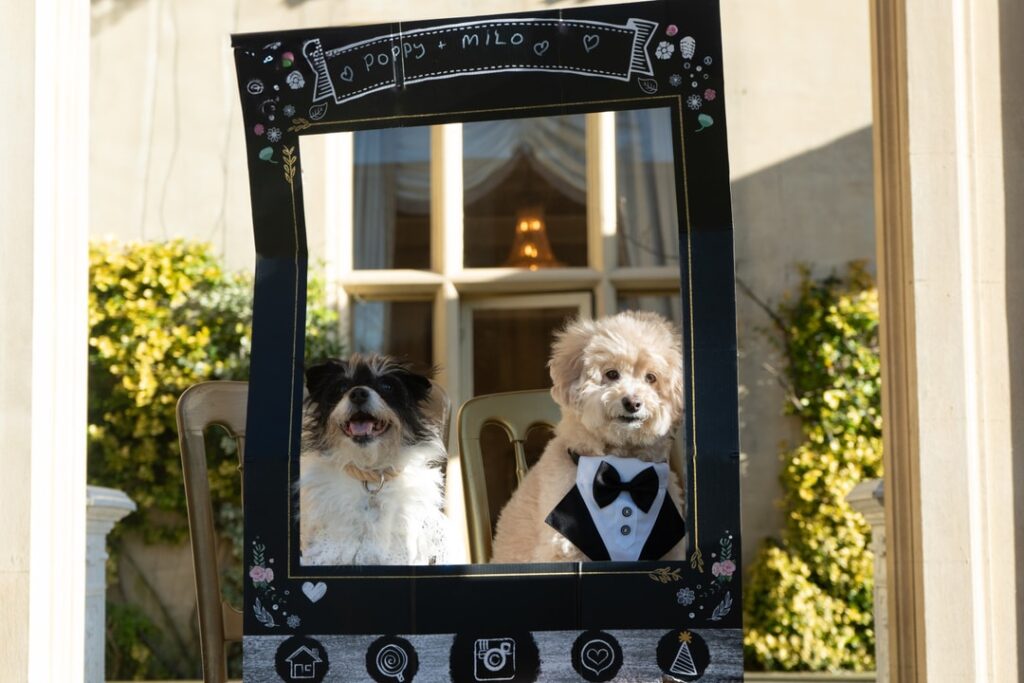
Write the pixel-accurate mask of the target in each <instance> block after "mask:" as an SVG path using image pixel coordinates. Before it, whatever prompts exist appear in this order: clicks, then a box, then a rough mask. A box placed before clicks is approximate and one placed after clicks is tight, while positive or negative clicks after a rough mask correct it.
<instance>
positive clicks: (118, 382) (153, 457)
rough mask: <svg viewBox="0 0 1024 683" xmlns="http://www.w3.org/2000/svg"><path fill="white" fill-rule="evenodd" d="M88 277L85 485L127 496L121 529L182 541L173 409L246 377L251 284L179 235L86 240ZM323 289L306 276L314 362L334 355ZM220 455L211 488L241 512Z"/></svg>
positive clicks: (228, 458) (229, 465)
mask: <svg viewBox="0 0 1024 683" xmlns="http://www.w3.org/2000/svg"><path fill="white" fill-rule="evenodd" d="M89 276H90V284H91V287H90V290H89V327H90V333H89V475H90V480H91V481H92V482H93V483H97V484H102V485H104V486H113V487H116V488H120V489H123V490H124V491H125V492H127V493H128V495H129V496H131V497H132V499H134V500H135V502H136V503H138V505H139V512H138V513H137V514H135V515H132V516H131V517H129V518H128V519H127V520H126V523H131V524H135V525H137V526H140V527H141V528H142V529H144V531H145V532H146V534H147V536H148V537H149V538H151V539H155V538H164V539H167V540H179V539H182V538H184V534H185V532H186V530H187V527H186V526H185V522H184V519H183V518H182V517H181V514H182V513H183V512H184V509H185V497H184V491H183V489H182V479H181V460H180V455H179V451H178V436H177V428H176V426H175V416H174V406H175V404H176V403H177V400H178V397H179V396H180V395H181V393H182V392H183V391H184V390H185V389H187V388H188V387H189V386H190V385H192V384H195V383H196V382H201V381H203V380H208V379H245V378H246V377H247V375H248V370H249V354H248V350H249V334H250V329H251V325H250V319H251V317H252V304H251V298H252V278H251V277H250V276H248V275H247V274H238V273H227V272H225V271H224V269H223V268H222V266H221V265H220V261H219V259H218V258H217V256H216V255H215V254H214V253H213V252H212V250H211V247H210V246H209V245H207V244H203V243H198V242H189V241H185V240H174V241H170V242H160V243H133V244H118V243H114V242H99V243H94V244H93V245H91V248H90V252H89ZM322 293H323V285H322V283H321V282H319V281H318V280H316V279H312V280H311V281H310V294H309V301H310V302H311V305H310V306H309V308H308V311H307V328H308V329H309V333H308V334H307V337H308V338H309V343H308V344H307V351H308V352H309V353H313V354H315V355H318V356H320V355H329V354H332V353H334V354H336V353H338V352H339V350H340V349H338V343H337V332H336V326H337V315H336V314H335V313H334V312H333V311H330V310H329V309H327V308H325V307H324V306H323V305H322V303H319V304H318V302H321V301H322V298H323V297H322ZM310 347H313V348H310ZM227 451H228V452H224V453H219V454H213V456H219V457H214V458H213V460H211V463H210V465H211V471H210V486H211V492H212V494H213V497H214V499H215V500H216V501H219V502H220V501H223V502H224V503H228V504H234V505H237V504H238V503H239V501H238V470H237V462H236V461H235V459H234V458H235V456H234V454H233V453H231V452H230V446H228V447H227ZM161 512H163V513H171V514H159V513H161Z"/></svg>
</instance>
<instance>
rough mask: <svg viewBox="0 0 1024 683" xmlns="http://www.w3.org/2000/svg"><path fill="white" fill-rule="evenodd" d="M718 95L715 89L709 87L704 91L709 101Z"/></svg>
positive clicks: (705, 97)
mask: <svg viewBox="0 0 1024 683" xmlns="http://www.w3.org/2000/svg"><path fill="white" fill-rule="evenodd" d="M716 97H718V93H716V92H715V91H714V89H712V88H708V89H707V90H705V91H704V99H705V100H707V101H708V102H710V101H711V100H713V99H715V98H716Z"/></svg>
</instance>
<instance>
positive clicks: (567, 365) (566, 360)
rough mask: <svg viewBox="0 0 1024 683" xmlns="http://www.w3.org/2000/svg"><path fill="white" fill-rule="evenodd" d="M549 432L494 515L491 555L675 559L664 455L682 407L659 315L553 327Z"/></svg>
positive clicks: (677, 346) (678, 544)
mask: <svg viewBox="0 0 1024 683" xmlns="http://www.w3.org/2000/svg"><path fill="white" fill-rule="evenodd" d="M548 368H549V370H550V372H551V380H552V382H553V386H552V388H551V396H552V397H553V398H554V400H555V402H556V403H558V405H559V407H560V408H561V410H562V420H561V422H559V424H558V426H557V427H556V428H555V436H554V438H552V440H551V441H550V442H548V445H547V447H546V448H545V449H544V453H543V454H542V455H541V457H540V460H539V461H538V462H537V464H536V465H535V466H534V467H533V469H531V470H530V472H529V474H527V476H526V477H525V478H524V479H523V482H522V484H521V485H520V486H519V488H518V490H516V492H515V494H514V495H513V496H512V499H511V500H510V501H509V502H508V504H507V505H506V506H505V508H504V510H502V512H501V516H500V517H499V519H498V525H497V531H496V534H495V537H494V556H493V558H492V562H558V561H583V560H595V561H596V560H625V561H629V560H659V559H683V557H684V553H685V547H684V542H685V525H684V523H683V518H682V509H683V501H684V496H683V491H682V488H681V487H680V485H679V481H678V478H677V477H676V475H675V474H674V473H673V472H672V471H671V470H670V469H669V465H668V458H669V452H670V450H671V446H672V435H673V434H674V433H675V431H676V429H677V427H678V426H679V422H680V420H681V418H682V412H683V372H682V351H681V340H680V337H679V334H678V332H677V331H676V330H675V328H674V327H673V326H672V325H671V324H670V323H669V322H668V321H667V320H665V319H664V318H663V317H661V316H659V315H657V314H655V313H650V312H631V311H628V312H625V313H619V314H618V315H614V316H610V317H606V318H601V319H599V320H585V319H576V320H573V321H571V322H570V323H569V324H568V325H567V326H566V327H565V328H564V329H563V330H561V331H560V332H559V333H557V334H556V336H555V341H554V343H553V345H552V349H551V359H550V361H549V362H548Z"/></svg>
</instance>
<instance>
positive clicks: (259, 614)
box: [252, 598, 277, 628]
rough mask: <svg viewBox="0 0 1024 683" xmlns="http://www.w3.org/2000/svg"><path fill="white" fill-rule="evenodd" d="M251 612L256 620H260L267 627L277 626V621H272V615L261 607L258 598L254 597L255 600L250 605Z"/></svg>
mask: <svg viewBox="0 0 1024 683" xmlns="http://www.w3.org/2000/svg"><path fill="white" fill-rule="evenodd" d="M252 613H253V616H255V617H256V621H258V622H260V623H261V624H263V625H264V626H266V627H267V628H274V627H275V626H277V623H275V622H274V616H273V615H272V614H271V613H270V612H268V611H267V610H266V609H265V608H264V607H263V603H262V602H260V599H259V598H256V602H254V603H253V605H252Z"/></svg>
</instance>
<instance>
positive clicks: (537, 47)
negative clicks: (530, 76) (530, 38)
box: [533, 40, 551, 57]
mask: <svg viewBox="0 0 1024 683" xmlns="http://www.w3.org/2000/svg"><path fill="white" fill-rule="evenodd" d="M549 47H551V43H549V42H548V41H546V40H542V41H540V42H539V43H534V45H533V52H534V54H536V55H537V56H538V57H540V56H542V55H543V54H544V53H545V52H547V51H548V48H549Z"/></svg>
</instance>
